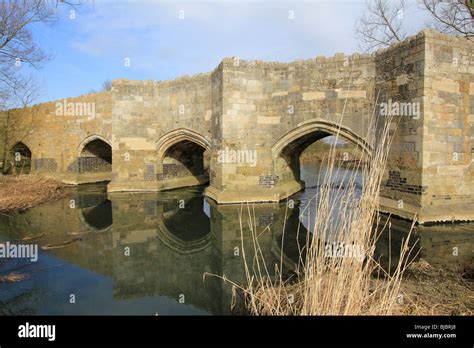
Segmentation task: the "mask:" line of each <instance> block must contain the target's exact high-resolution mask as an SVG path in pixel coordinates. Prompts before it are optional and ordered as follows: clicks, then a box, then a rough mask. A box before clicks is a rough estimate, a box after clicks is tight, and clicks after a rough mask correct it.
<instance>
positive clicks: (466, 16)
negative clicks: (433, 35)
mask: <svg viewBox="0 0 474 348" xmlns="http://www.w3.org/2000/svg"><path fill="white" fill-rule="evenodd" d="M421 3H422V5H423V7H424V8H425V10H426V11H427V12H428V13H429V14H430V15H431V18H432V23H428V26H429V27H431V28H433V29H436V30H439V31H441V32H443V33H446V34H451V35H461V36H465V37H467V38H469V39H471V38H473V37H474V5H473V1H472V0H449V1H447V0H421Z"/></svg>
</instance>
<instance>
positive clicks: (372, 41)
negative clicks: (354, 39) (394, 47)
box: [356, 0, 406, 51]
mask: <svg viewBox="0 0 474 348" xmlns="http://www.w3.org/2000/svg"><path fill="white" fill-rule="evenodd" d="M405 8H406V2H405V0H398V1H397V0H392V1H386V0H375V1H374V2H372V3H368V4H367V11H366V13H364V14H363V15H362V17H361V18H360V19H359V20H358V23H357V27H356V35H357V36H358V37H359V39H360V41H361V45H362V47H363V48H364V49H366V50H368V51H371V50H373V49H376V48H380V47H386V46H390V45H391V44H392V43H394V42H398V41H401V40H403V39H404V38H405V37H406V34H405V33H404V32H403V30H402V18H403V12H404V10H405Z"/></svg>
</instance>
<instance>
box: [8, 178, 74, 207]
mask: <svg viewBox="0 0 474 348" xmlns="http://www.w3.org/2000/svg"><path fill="white" fill-rule="evenodd" d="M65 189H66V185H64V184H62V183H60V182H57V181H55V180H51V179H46V178H41V177H38V176H35V175H8V176H0V212H2V213H10V212H13V211H18V210H19V211H24V210H27V209H29V208H32V207H34V206H36V205H38V204H41V203H44V202H48V201H52V200H56V199H60V198H62V197H64V196H65V195H66V192H65V191H66V190H65Z"/></svg>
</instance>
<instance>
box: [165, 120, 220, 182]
mask: <svg viewBox="0 0 474 348" xmlns="http://www.w3.org/2000/svg"><path fill="white" fill-rule="evenodd" d="M156 148H157V159H158V163H159V165H160V166H161V169H160V170H159V173H160V174H159V177H160V178H161V180H168V181H169V180H172V181H175V183H174V184H172V185H171V184H170V182H168V184H169V185H171V186H174V185H178V186H174V187H184V186H195V185H202V184H205V183H206V182H208V181H209V162H210V149H211V142H210V141H209V140H208V139H207V138H206V137H204V136H203V135H201V134H199V133H196V132H194V131H192V130H189V129H185V128H179V129H176V130H174V131H171V132H168V133H166V134H164V135H163V136H162V137H161V138H160V139H158V141H157V143H156ZM177 178H179V179H178V180H175V179H177Z"/></svg>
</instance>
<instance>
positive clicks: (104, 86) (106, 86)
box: [102, 79, 112, 91]
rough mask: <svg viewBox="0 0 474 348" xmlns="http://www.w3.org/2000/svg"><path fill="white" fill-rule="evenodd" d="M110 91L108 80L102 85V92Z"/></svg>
mask: <svg viewBox="0 0 474 348" xmlns="http://www.w3.org/2000/svg"><path fill="white" fill-rule="evenodd" d="M111 89H112V81H110V80H109V79H107V80H105V81H104V83H103V84H102V91H110V90H111Z"/></svg>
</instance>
